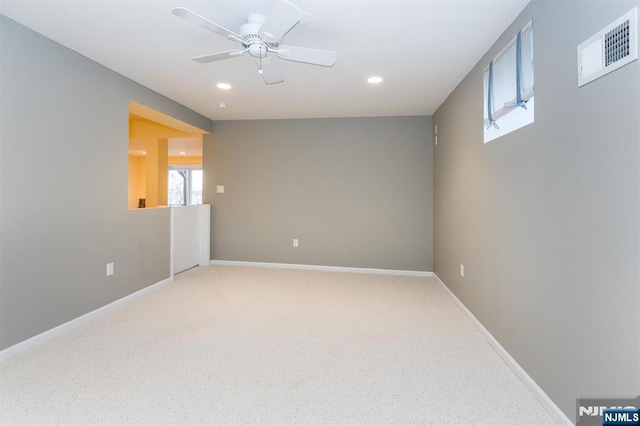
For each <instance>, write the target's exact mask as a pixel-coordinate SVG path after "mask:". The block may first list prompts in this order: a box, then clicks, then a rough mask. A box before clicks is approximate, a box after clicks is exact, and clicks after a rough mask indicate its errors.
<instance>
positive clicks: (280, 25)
mask: <svg viewBox="0 0 640 426" xmlns="http://www.w3.org/2000/svg"><path fill="white" fill-rule="evenodd" d="M307 18H308V14H305V13H304V12H303V11H301V10H300V9H298V7H297V6H296V5H294V4H292V3H289V2H288V1H286V0H278V1H277V2H276V4H275V5H274V6H273V8H272V9H271V11H270V12H269V14H268V15H267V17H266V18H265V20H264V24H262V27H260V36H261V37H262V39H263V40H264V41H267V42H278V41H280V40H281V39H282V37H284V36H285V34H287V33H288V32H289V31H291V29H292V28H293V27H295V26H296V25H297V24H298V22H300V21H301V20H303V19H307Z"/></svg>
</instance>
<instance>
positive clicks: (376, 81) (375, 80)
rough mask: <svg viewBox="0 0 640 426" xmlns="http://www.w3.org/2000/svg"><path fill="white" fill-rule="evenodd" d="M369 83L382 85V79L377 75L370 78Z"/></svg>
mask: <svg viewBox="0 0 640 426" xmlns="http://www.w3.org/2000/svg"><path fill="white" fill-rule="evenodd" d="M367 83H369V84H380V83H382V77H380V76H377V75H375V76H373V77H369V78H368V79H367Z"/></svg>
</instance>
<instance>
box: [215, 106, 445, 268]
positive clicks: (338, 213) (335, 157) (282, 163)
mask: <svg viewBox="0 0 640 426" xmlns="http://www.w3.org/2000/svg"><path fill="white" fill-rule="evenodd" d="M431 128H432V119H431V117H426V116H423V117H386V118H341V119H301V120H262V121H228V122H216V123H215V126H214V132H213V135H212V136H211V137H207V138H205V143H204V160H203V163H204V172H205V189H204V190H205V194H204V201H205V202H208V203H211V204H212V205H213V207H212V209H213V210H212V231H211V238H212V239H211V241H212V243H211V248H212V253H211V255H212V258H213V259H216V260H237V261H257V262H276V263H295V264H313V265H327V266H347V267H367V268H383V269H401V270H402V269H405V270H420V271H431V270H432V258H433V250H432V172H433V170H432V145H433V144H432V135H431V133H432V132H431ZM216 185H224V186H225V193H224V194H216V193H215V188H216ZM293 238H298V239H299V240H300V247H299V248H297V249H296V248H293V247H292V239H293Z"/></svg>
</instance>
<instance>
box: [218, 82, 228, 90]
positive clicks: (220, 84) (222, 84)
mask: <svg viewBox="0 0 640 426" xmlns="http://www.w3.org/2000/svg"><path fill="white" fill-rule="evenodd" d="M216 87H217V88H218V89H222V90H229V89H231V85H230V84H228V83H218V84H216Z"/></svg>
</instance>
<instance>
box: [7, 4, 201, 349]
mask: <svg viewBox="0 0 640 426" xmlns="http://www.w3.org/2000/svg"><path fill="white" fill-rule="evenodd" d="M0 39H1V40H2V48H1V49H0V55H1V56H0V63H2V79H1V80H0V81H1V83H0V84H1V87H0V190H1V191H0V200H1V203H2V204H1V205H0V234H1V238H0V349H4V348H6V347H8V346H11V345H13V344H15V343H18V342H20V341H22V340H25V339H27V338H29V337H32V336H34V335H36V334H38V333H41V332H43V331H46V330H48V329H50V328H52V327H55V326H57V325H59V324H62V323H64V322H66V321H69V320H71V319H73V318H76V317H78V316H80V315H82V314H85V313H87V312H89V311H92V310H94V309H96V308H98V307H101V306H104V305H106V304H108V303H110V302H112V301H114V300H117V299H119V298H121V297H124V296H126V295H128V294H130V293H132V292H135V291H137V290H139V289H141V288H144V287H146V286H148V285H150V284H154V283H156V282H158V281H161V280H163V279H165V278H167V277H169V210H168V209H157V210H147V211H128V210H127V173H128V167H127V162H128V102H129V100H133V101H135V102H138V103H140V104H143V105H147V106H149V107H152V108H155V109H157V110H159V111H161V112H164V113H166V114H169V115H171V116H173V117H176V118H178V119H181V120H183V121H185V122H188V123H190V124H192V125H194V126H197V127H200V128H203V129H211V121H210V120H209V119H206V118H205V117H202V116H200V115H198V114H195V113H194V112H193V111H190V110H188V109H186V108H185V107H183V106H181V105H178V104H176V103H175V102H173V101H171V100H169V99H167V98H164V97H162V96H160V95H158V94H157V93H154V92H152V91H150V90H148V89H146V88H144V87H142V86H140V85H138V84H136V83H134V82H132V81H130V80H128V79H126V78H124V77H122V76H120V75H118V74H116V73H114V72H112V71H110V70H108V69H106V68H105V67H103V66H101V65H98V64H96V63H95V62H92V61H90V60H89V59H87V58H85V57H83V56H81V55H79V54H77V53H75V52H73V51H71V50H69V49H67V48H65V47H62V46H61V45H59V44H56V43H54V42H53V41H51V40H49V39H47V38H44V37H42V36H41V35H39V34H37V33H35V32H33V31H31V30H29V29H27V28H25V27H23V26H21V25H19V24H17V23H15V22H14V21H11V20H9V19H7V18H6V17H4V16H1V15H0ZM108 262H114V263H115V275H114V276H112V277H110V278H107V277H106V276H105V269H106V264H107V263H108Z"/></svg>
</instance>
